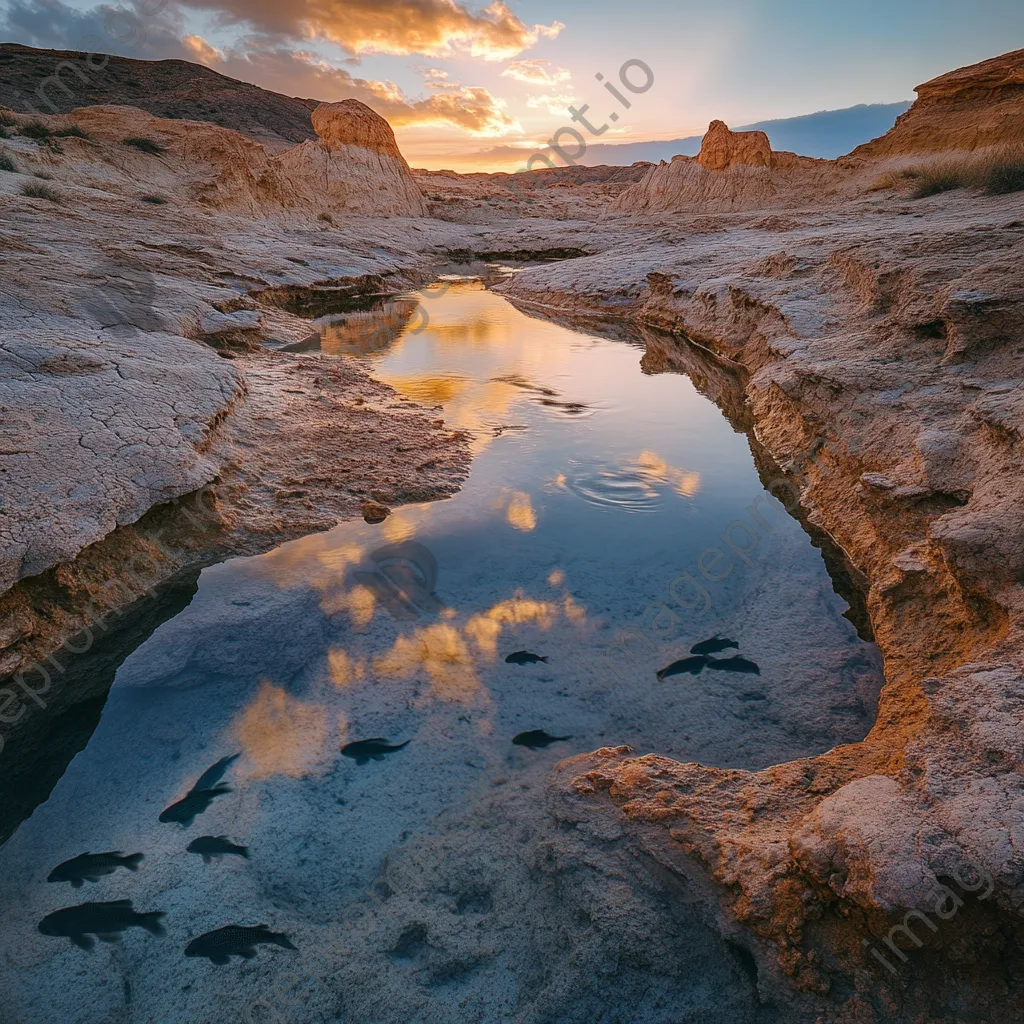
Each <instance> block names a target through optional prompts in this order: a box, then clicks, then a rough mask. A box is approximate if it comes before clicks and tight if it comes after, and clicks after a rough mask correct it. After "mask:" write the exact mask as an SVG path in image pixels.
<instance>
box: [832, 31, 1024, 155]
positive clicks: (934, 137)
mask: <svg viewBox="0 0 1024 1024" xmlns="http://www.w3.org/2000/svg"><path fill="white" fill-rule="evenodd" d="M916 92H917V96H918V99H917V102H916V103H915V104H914V105H913V106H912V107H911V108H910V110H908V111H907V112H906V113H905V114H904V115H903V116H902V117H901V118H900V119H899V120H898V121H897V122H896V126H895V127H894V128H893V129H892V131H890V132H888V133H887V134H886V135H883V136H882V137H881V138H880V139H875V141H874V142H869V143H867V144H866V145H864V146H859V147H858V148H857V149H855V150H854V151H853V154H852V155H853V156H857V157H867V158H885V157H895V156H901V155H904V154H906V155H910V154H919V153H940V152H948V151H951V150H953V151H955V150H975V149H985V148H987V147H990V146H998V147H1006V146H1019V145H1022V144H1024V50H1015V51H1013V52H1012V53H1004V54H1003V55H1002V56H1001V57H993V58H992V60H986V61H982V62H981V63H980V64H972V65H971V66H970V67H966V68H959V69H957V70H956V71H951V72H949V74H946V75H940V76H939V77H938V78H933V79H932V80H931V81H930V82H925V84H924V85H919V86H918V87H917V89H916Z"/></svg>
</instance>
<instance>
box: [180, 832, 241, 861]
mask: <svg viewBox="0 0 1024 1024" xmlns="http://www.w3.org/2000/svg"><path fill="white" fill-rule="evenodd" d="M185 849H186V850H188V852H189V853H198V854H201V855H202V858H203V863H204V864H209V863H210V861H211V860H212V859H213V858H214V857H224V856H226V855H227V854H234V855H235V856H236V857H244V858H245V859H246V860H248V859H249V847H248V846H235V844H234V843H232V842H229V841H228V838H227V836H200V837H199V838H198V839H193V840H192V842H191V843H189V844H188V846H186V847H185Z"/></svg>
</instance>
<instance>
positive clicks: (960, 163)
mask: <svg viewBox="0 0 1024 1024" xmlns="http://www.w3.org/2000/svg"><path fill="white" fill-rule="evenodd" d="M905 187H911V188H912V189H913V192H912V195H913V196H914V198H915V199H924V198H926V197H928V196H937V195H941V194H942V193H943V192H954V191H956V190H957V189H963V188H973V189H979V190H981V191H984V192H986V193H987V194H988V195H990V196H1002V195H1008V194H1009V193H1011V192H1021V191H1024V147H1015V148H1012V149H1005V150H1002V151H996V152H993V151H991V150H989V151H987V152H982V153H976V154H970V155H964V156H959V157H957V156H950V157H941V158H938V159H935V160H932V161H929V162H927V163H921V164H914V165H912V166H910V167H904V168H903V169H902V170H899V171H888V172H887V173H885V174H883V175H882V176H881V177H880V178H878V179H877V181H875V182H873V183H872V184H871V185H870V186H869V188H868V191H870V192H880V191H883V190H887V189H900V188H905Z"/></svg>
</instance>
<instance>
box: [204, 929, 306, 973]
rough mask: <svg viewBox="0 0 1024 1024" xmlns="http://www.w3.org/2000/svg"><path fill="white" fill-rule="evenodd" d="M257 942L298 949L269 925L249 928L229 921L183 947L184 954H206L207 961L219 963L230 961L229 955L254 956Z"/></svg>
mask: <svg viewBox="0 0 1024 1024" xmlns="http://www.w3.org/2000/svg"><path fill="white" fill-rule="evenodd" d="M257 946H280V947H281V948H282V949H298V947H297V946H296V945H295V944H294V943H293V942H292V940H291V939H289V938H288V936H287V935H285V934H284V932H272V931H271V930H270V926H269V925H266V924H258V925H256V926H255V927H254V928H253V927H246V926H245V925H239V924H229V925H225V926H224V927H223V928H217V929H216V930H215V931H212V932H207V933H206V934H205V935H200V936H199V938H197V939H193V940H192V941H191V942H190V943H189V944H188V945H187V946H186V947H185V956H188V957H206V958H207V959H208V960H209V961H210V962H211V963H213V964H216V965H217V966H218V967H223V966H224V965H226V964H228V963H230V962H231V958H232V957H233V956H239V957H241V958H242V959H243V960H252V959H254V958H255V957H256V953H257V948H256V947H257Z"/></svg>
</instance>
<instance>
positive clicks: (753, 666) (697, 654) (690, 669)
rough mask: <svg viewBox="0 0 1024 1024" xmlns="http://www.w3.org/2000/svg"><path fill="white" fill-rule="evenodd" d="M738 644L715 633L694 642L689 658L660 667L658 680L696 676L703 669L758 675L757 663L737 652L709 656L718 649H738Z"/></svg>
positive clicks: (759, 672)
mask: <svg viewBox="0 0 1024 1024" xmlns="http://www.w3.org/2000/svg"><path fill="white" fill-rule="evenodd" d="M739 646H740V645H739V643H738V642H737V641H735V640H729V639H727V638H725V637H722V636H720V635H719V634H717V633H716V634H715V635H714V636H713V637H711V638H710V639H708V640H702V641H701V642H700V643H698V644H694V645H693V646H692V647H691V648H690V655H691V656H690V657H689V658H680V659H679V661H674V662H672V664H671V665H666V666H665V668H663V669H661V670H660V671H659V672H658V673H657V676H658V682H661V681H662V680H665V679H668V678H670V677H671V676H681V675H691V676H697V675H700V673H701V672H703V671H704V669H710V670H711V671H713V672H737V673H745V674H748V675H756V676H759V675H760V674H761V669H760V667H759V666H758V665H757V663H756V662H753V661H750V660H748V659H747V658H741V657H740V656H739V655H738V654H734V655H733V656H732V657H730V658H713V657H711V655H712V654H717V653H719V652H720V651H726V650H729V649H735V650H738V649H739Z"/></svg>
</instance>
